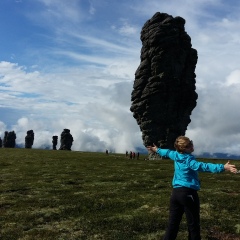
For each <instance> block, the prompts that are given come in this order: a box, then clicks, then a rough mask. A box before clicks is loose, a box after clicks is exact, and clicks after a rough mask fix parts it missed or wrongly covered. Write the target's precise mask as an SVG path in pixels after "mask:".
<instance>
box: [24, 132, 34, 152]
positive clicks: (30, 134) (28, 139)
mask: <svg viewBox="0 0 240 240" xmlns="http://www.w3.org/2000/svg"><path fill="white" fill-rule="evenodd" d="M33 142H34V132H33V130H28V131H27V136H26V137H25V148H32V145H33Z"/></svg>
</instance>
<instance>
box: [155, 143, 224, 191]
mask: <svg viewBox="0 0 240 240" xmlns="http://www.w3.org/2000/svg"><path fill="white" fill-rule="evenodd" d="M157 153H158V154H159V155H161V156H163V157H168V158H170V159H172V160H173V161H174V169H175V171H174V176H173V180H172V185H173V188H178V187H187V188H192V189H195V190H199V189H200V181H199V178H198V172H212V173H219V172H223V171H224V170H225V169H224V165H223V164H213V163H204V162H198V161H197V160H196V159H195V157H194V156H193V155H192V154H189V153H179V152H177V151H173V150H169V149H161V148H158V150H157Z"/></svg>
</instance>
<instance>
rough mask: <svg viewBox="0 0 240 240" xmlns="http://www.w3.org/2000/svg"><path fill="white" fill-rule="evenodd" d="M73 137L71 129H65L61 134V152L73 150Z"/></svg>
mask: <svg viewBox="0 0 240 240" xmlns="http://www.w3.org/2000/svg"><path fill="white" fill-rule="evenodd" d="M72 143H73V137H72V135H71V133H70V130H69V129H64V130H63V132H62V133H61V146H60V148H59V150H71V147H72Z"/></svg>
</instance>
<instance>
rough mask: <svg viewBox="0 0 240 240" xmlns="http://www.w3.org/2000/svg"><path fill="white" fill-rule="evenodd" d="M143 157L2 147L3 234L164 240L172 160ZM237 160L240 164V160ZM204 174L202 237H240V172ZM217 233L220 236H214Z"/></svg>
mask: <svg viewBox="0 0 240 240" xmlns="http://www.w3.org/2000/svg"><path fill="white" fill-rule="evenodd" d="M143 159H144V156H140V160H129V159H126V158H125V156H124V155H121V154H109V155H106V154H105V153H87V152H73V151H72V152H69V151H52V150H36V149H5V148H2V149H0V239H1V240H17V239H18V240H30V239H31V240H33V239H34V240H38V239H40V240H44V239H50V240H55V239H56V240H77V239H98V240H99V239H103V240H108V239H113V240H115V239H116V240H117V239H119V240H123V239H126V240H131V239H144V240H146V239H147V240H151V239H161V237H162V236H163V235H164V232H165V228H166V224H167V220H168V209H169V197H170V194H171V181H172V175H173V164H172V161H170V160H156V161H144V160H143ZM202 161H207V160H202ZM211 162H218V163H224V162H226V161H223V160H211ZM232 162H233V163H235V164H236V165H238V167H240V161H232ZM200 178H201V182H202V190H201V191H200V192H199V197H200V201H201V228H202V237H203V240H204V239H215V240H216V239H240V188H239V180H240V174H237V175H233V174H230V173H222V174H211V173H201V174H200ZM186 229H187V227H186V220H185V217H184V218H183V221H182V223H181V225H180V231H179V234H178V238H177V239H178V240H185V239H187V232H186ZM211 232H212V235H211ZM216 233H218V234H220V235H221V236H220V235H219V236H220V237H218V238H217V237H215V238H214V236H213V235H214V234H216ZM210 235H211V236H212V237H210ZM207 236H208V237H207ZM224 237H228V238H224ZM231 237H232V238H231Z"/></svg>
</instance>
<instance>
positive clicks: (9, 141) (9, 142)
mask: <svg viewBox="0 0 240 240" xmlns="http://www.w3.org/2000/svg"><path fill="white" fill-rule="evenodd" d="M16 138H17V137H16V133H15V132H14V131H10V132H8V131H5V133H4V138H3V147H4V148H15V146H16Z"/></svg>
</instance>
